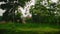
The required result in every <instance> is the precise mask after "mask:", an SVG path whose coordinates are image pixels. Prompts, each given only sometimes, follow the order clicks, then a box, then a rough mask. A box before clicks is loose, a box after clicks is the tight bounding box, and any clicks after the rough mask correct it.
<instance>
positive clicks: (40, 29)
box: [0, 23, 60, 34]
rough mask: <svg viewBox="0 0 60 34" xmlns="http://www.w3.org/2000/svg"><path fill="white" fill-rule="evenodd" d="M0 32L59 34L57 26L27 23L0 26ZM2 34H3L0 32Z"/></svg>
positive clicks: (59, 29)
mask: <svg viewBox="0 0 60 34" xmlns="http://www.w3.org/2000/svg"><path fill="white" fill-rule="evenodd" d="M0 30H2V31H4V30H5V31H6V30H7V32H5V33H8V34H9V33H10V34H12V33H13V32H14V33H15V34H17V33H18V34H20V33H21V34H34V33H35V34H48V33H51V34H52V33H53V34H55V33H56V34H57V33H60V26H57V25H51V24H50V25H49V24H36V23H27V24H21V23H5V24H0ZM2 33H4V32H2Z"/></svg>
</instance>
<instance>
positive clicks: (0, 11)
mask: <svg viewBox="0 0 60 34" xmlns="http://www.w3.org/2000/svg"><path fill="white" fill-rule="evenodd" d="M57 1H58V0H52V2H57ZM0 4H1V2H0ZM31 4H34V2H32V3H31ZM4 12H5V10H2V9H0V16H2V14H3V13H4Z"/></svg>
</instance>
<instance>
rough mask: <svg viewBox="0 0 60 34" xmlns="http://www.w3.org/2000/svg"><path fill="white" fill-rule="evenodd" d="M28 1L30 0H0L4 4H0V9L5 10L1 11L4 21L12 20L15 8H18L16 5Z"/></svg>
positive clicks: (22, 5) (21, 4) (22, 4)
mask: <svg viewBox="0 0 60 34" xmlns="http://www.w3.org/2000/svg"><path fill="white" fill-rule="evenodd" d="M28 1H30V0H0V2H5V4H1V5H0V8H1V9H3V10H6V11H5V12H4V13H3V19H4V20H5V21H8V20H13V21H14V18H15V16H14V15H15V10H16V9H17V8H18V6H21V7H24V5H25V2H28ZM7 17H8V18H7Z"/></svg>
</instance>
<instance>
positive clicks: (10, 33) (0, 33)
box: [0, 29, 60, 34]
mask: <svg viewBox="0 0 60 34" xmlns="http://www.w3.org/2000/svg"><path fill="white" fill-rule="evenodd" d="M0 34H60V31H58V32H42V31H15V30H9V29H0Z"/></svg>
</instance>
